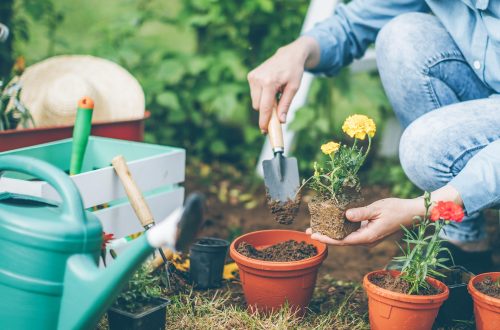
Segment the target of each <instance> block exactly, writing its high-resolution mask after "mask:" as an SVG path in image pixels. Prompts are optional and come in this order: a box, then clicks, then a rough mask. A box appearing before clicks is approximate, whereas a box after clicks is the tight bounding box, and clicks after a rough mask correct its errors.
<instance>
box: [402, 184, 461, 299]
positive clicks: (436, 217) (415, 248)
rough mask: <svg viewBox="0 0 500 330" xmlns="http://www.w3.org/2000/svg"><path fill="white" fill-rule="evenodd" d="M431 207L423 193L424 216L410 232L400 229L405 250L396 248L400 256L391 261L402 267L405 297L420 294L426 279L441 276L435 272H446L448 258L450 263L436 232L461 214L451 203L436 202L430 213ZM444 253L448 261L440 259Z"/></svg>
mask: <svg viewBox="0 0 500 330" xmlns="http://www.w3.org/2000/svg"><path fill="white" fill-rule="evenodd" d="M432 204H433V203H432V202H431V194H430V193H428V192H426V193H425V194H424V205H425V215H424V217H423V218H421V217H416V218H415V220H416V221H415V223H414V226H413V230H410V229H407V228H405V227H404V226H401V227H402V228H403V231H404V239H403V241H404V242H405V243H406V247H405V248H402V247H401V246H399V248H400V249H401V251H402V252H403V255H402V256H399V257H395V258H394V259H393V260H394V261H395V262H397V263H399V264H401V265H402V267H401V278H402V279H404V280H405V281H406V282H408V283H409V284H410V289H409V292H408V294H413V293H417V294H418V292H419V291H421V290H423V289H427V288H428V287H429V283H427V281H426V278H427V276H430V277H444V275H443V274H441V273H440V272H439V271H438V270H437V269H439V268H443V269H448V267H447V266H446V265H445V264H444V263H445V262H447V261H449V260H450V258H451V260H452V262H453V257H452V255H451V253H450V251H449V250H448V249H447V248H445V247H443V246H442V245H441V244H442V242H443V240H442V239H440V238H439V233H440V232H441V229H443V227H444V226H445V225H447V224H449V223H451V222H461V221H462V218H463V217H464V211H463V209H462V207H461V206H460V205H457V204H455V203H453V202H437V204H436V205H435V206H434V207H433V208H432V211H430V208H431V206H432ZM429 232H431V233H429ZM440 254H441V256H439V255H440ZM445 254H448V255H449V257H450V258H447V257H443V255H445Z"/></svg>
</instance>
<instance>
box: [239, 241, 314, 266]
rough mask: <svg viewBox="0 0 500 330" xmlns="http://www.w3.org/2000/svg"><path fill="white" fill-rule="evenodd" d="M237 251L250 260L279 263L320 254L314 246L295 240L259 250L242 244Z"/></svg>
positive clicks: (247, 244) (250, 245) (245, 243)
mask: <svg viewBox="0 0 500 330" xmlns="http://www.w3.org/2000/svg"><path fill="white" fill-rule="evenodd" d="M236 250H237V251H238V252H239V253H241V254H242V255H244V256H245V257H248V258H252V259H258V260H263V261H278V262H284V261H298V260H303V259H307V258H311V257H314V256H315V255H317V254H318V250H317V249H316V247H315V246H314V245H312V244H307V243H306V242H304V241H302V242H298V241H295V240H289V241H286V242H282V243H278V244H275V245H271V246H268V247H266V248H264V249H259V250H258V249H256V248H255V247H254V246H253V245H252V244H249V243H247V242H241V243H240V244H239V245H238V248H237V249H236Z"/></svg>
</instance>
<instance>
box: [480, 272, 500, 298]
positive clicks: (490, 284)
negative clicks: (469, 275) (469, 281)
mask: <svg viewBox="0 0 500 330" xmlns="http://www.w3.org/2000/svg"><path fill="white" fill-rule="evenodd" d="M474 287H475V288H476V289H478V290H479V292H481V293H484V294H485V295H488V296H490V297H493V298H500V283H499V282H498V281H494V280H493V279H492V278H491V277H490V276H488V277H486V278H485V279H484V280H482V281H481V282H477V283H475V284H474Z"/></svg>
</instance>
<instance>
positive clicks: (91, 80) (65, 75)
mask: <svg viewBox="0 0 500 330" xmlns="http://www.w3.org/2000/svg"><path fill="white" fill-rule="evenodd" d="M21 84H22V90H21V95H20V100H21V102H22V103H23V104H24V105H25V106H26V107H27V108H28V109H29V111H30V112H31V115H32V116H33V119H34V121H35V125H36V127H44V126H57V125H72V124H73V123H74V121H75V115H76V108H77V104H78V100H79V99H80V98H82V97H84V96H89V97H91V98H92V99H93V100H94V103H95V107H94V114H93V117H92V121H93V122H96V121H99V122H102V121H118V120H127V119H138V118H142V117H144V108H145V100H144V92H143V91H142V88H141V86H140V85H139V83H138V82H137V80H136V79H135V78H134V77H133V76H132V75H131V74H130V73H129V72H128V71H126V70H125V69H124V68H122V67H121V66H119V65H117V64H116V63H113V62H111V61H108V60H105V59H102V58H98V57H94V56H86V55H71V56H55V57H51V58H49V59H46V60H44V61H42V62H39V63H37V64H34V65H32V66H30V67H28V68H27V69H26V71H25V72H24V73H23V75H22V76H21Z"/></svg>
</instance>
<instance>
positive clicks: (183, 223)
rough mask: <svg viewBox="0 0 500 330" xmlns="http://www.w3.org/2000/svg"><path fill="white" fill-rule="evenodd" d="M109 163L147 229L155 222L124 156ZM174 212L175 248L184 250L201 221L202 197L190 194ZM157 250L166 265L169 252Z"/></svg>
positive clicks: (117, 157)
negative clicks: (177, 221)
mask: <svg viewBox="0 0 500 330" xmlns="http://www.w3.org/2000/svg"><path fill="white" fill-rule="evenodd" d="M111 164H112V165H113V168H114V169H115V171H116V174H117V175H118V177H119V178H120V180H121V182H122V185H123V188H124V189H125V192H126V193H127V196H128V199H129V201H130V204H131V205H132V208H133V209H134V211H135V214H136V215H137V218H138V219H139V221H140V222H141V224H142V226H143V227H144V229H145V230H146V231H147V230H149V229H150V228H151V227H153V226H154V224H155V221H154V218H153V214H152V212H151V210H150V208H149V205H148V204H147V203H146V200H145V199H144V195H143V194H142V192H141V191H140V189H139V187H138V186H137V184H136V183H135V181H134V179H133V178H132V175H131V174H130V171H129V168H128V166H127V162H126V161H125V158H124V157H123V156H121V155H119V156H116V157H115V158H113V160H112V161H111ZM174 213H176V214H173V215H172V217H174V218H175V217H181V218H180V221H179V223H178V225H177V228H174V231H173V233H172V234H173V235H175V238H176V245H175V249H176V250H186V249H187V248H188V247H189V244H190V243H191V240H192V239H194V237H195V235H196V233H197V232H198V230H199V228H200V226H201V223H202V221H203V197H202V196H201V195H199V194H194V195H190V198H188V199H187V200H186V204H185V207H184V208H183V209H178V210H176V211H174ZM167 220H168V219H167ZM167 220H165V221H167ZM158 251H159V252H160V256H161V258H162V260H163V262H164V263H165V265H166V264H167V262H168V257H167V254H171V253H170V252H169V253H167V254H166V253H165V252H164V251H163V250H162V249H158Z"/></svg>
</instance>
